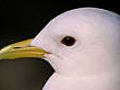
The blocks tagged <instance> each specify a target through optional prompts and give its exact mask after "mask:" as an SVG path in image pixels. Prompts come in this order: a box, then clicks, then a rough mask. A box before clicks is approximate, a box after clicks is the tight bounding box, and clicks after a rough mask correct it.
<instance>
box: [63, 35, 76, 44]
mask: <svg viewBox="0 0 120 90" xmlns="http://www.w3.org/2000/svg"><path fill="white" fill-rule="evenodd" d="M75 41H76V40H75V38H74V37H71V36H66V37H64V38H63V39H62V40H61V43H62V44H64V45H66V46H72V45H74V43H75Z"/></svg>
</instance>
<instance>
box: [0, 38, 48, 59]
mask: <svg viewBox="0 0 120 90" xmlns="http://www.w3.org/2000/svg"><path fill="white" fill-rule="evenodd" d="M31 41H32V39H28V40H25V41H22V42H18V43H15V44H11V45H8V46H6V47H4V48H3V49H1V50H0V59H16V58H27V57H33V58H44V55H45V54H47V53H48V52H47V51H45V50H43V49H42V48H37V47H34V46H30V42H31Z"/></svg>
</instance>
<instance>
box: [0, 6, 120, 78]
mask: <svg viewBox="0 0 120 90" xmlns="http://www.w3.org/2000/svg"><path fill="white" fill-rule="evenodd" d="M119 41H120V16H119V15H118V14H116V13H113V12H111V11H107V10H103V9H97V8H79V9H74V10H70V11H67V12H65V13H63V14H61V15H59V16H57V17H55V18H54V19H53V20H51V21H50V22H49V23H48V24H47V25H46V26H45V27H44V28H43V30H42V31H41V32H40V33H39V34H38V35H37V36H36V37H35V38H34V39H30V40H27V41H23V42H20V43H17V44H12V45H9V46H7V47H5V48H3V49H2V50H1V52H0V54H1V55H0V57H1V59H15V58H23V57H37V58H44V59H45V60H47V61H48V62H49V63H50V64H51V65H52V66H53V68H54V69H55V71H56V72H57V73H60V74H63V75H66V76H70V75H72V76H74V75H75V76H77V75H78V76H79V75H81V76H82V75H93V74H94V75H96V74H101V73H109V72H111V71H116V68H117V67H118V66H119V65H120V61H119V58H120V50H119V49H120V48H119V46H120V42H119Z"/></svg>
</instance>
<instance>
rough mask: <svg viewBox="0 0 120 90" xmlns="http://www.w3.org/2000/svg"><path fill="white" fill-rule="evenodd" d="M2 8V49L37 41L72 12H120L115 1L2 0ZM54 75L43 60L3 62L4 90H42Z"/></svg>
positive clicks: (0, 72) (0, 78) (0, 67)
mask: <svg viewBox="0 0 120 90" xmlns="http://www.w3.org/2000/svg"><path fill="white" fill-rule="evenodd" d="M117 3H118V4H117ZM0 7H1V9H2V11H1V15H2V16H1V17H0V18H1V20H0V21H1V23H2V26H1V28H0V48H2V47H4V46H6V45H8V44H11V43H15V42H18V41H21V40H25V39H28V38H34V37H35V36H36V35H37V33H39V32H40V30H41V29H42V28H43V27H44V26H45V25H46V24H47V23H48V22H49V21H50V20H51V19H52V18H53V17H55V16H57V15H59V14H60V13H63V12H64V11H67V10H70V9H75V8H79V7H98V8H104V9H107V10H111V11H114V12H116V13H118V14H119V13H120V5H119V2H118V1H115V0H109V1H105V0H63V1H62V0H56V1H53V0H49V1H48V0H1V1H0ZM53 72H54V70H53V69H52V68H51V66H50V65H49V64H48V63H47V62H46V61H44V60H41V59H35V58H25V59H16V60H13V61H12V60H6V61H3V60H1V61H0V90H41V88H42V86H43V85H44V83H45V82H46V80H47V79H48V77H49V76H50V75H51V74H52V73H53Z"/></svg>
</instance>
